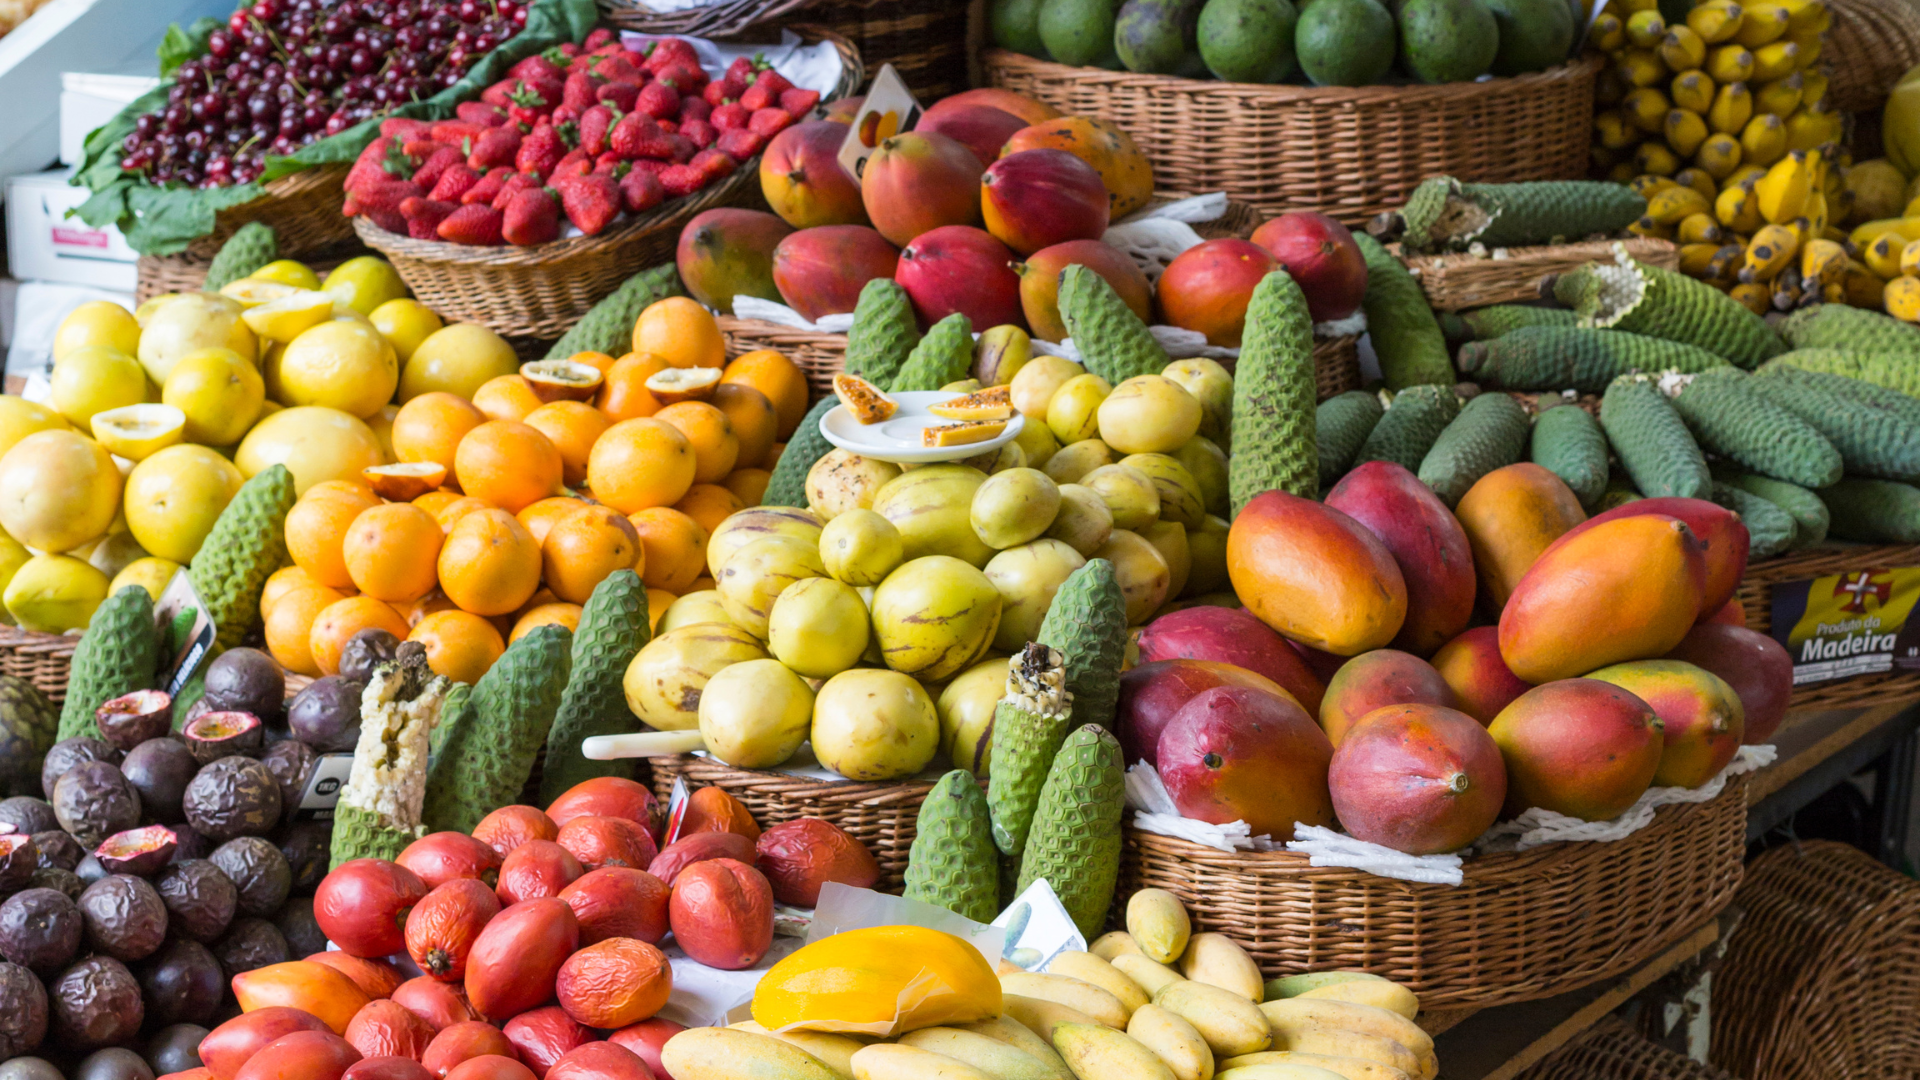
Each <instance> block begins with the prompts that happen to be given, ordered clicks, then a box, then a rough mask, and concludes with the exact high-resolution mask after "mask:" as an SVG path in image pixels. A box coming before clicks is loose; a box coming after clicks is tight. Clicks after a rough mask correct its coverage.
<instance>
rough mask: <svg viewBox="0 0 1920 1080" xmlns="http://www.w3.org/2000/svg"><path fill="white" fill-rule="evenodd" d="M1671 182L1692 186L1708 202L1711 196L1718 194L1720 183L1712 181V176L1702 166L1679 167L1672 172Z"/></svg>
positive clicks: (1711, 199)
mask: <svg viewBox="0 0 1920 1080" xmlns="http://www.w3.org/2000/svg"><path fill="white" fill-rule="evenodd" d="M1673 182H1674V183H1676V184H1679V185H1680V186H1682V187H1690V188H1692V189H1693V190H1695V191H1697V192H1699V193H1700V194H1701V195H1704V196H1706V199H1707V201H1708V202H1712V201H1713V197H1714V196H1716V195H1718V194H1720V185H1718V184H1716V183H1714V182H1713V177H1712V176H1711V175H1709V174H1708V172H1707V170H1705V169H1702V168H1698V167H1695V168H1691V169H1681V170H1680V171H1679V172H1677V173H1674V174H1673Z"/></svg>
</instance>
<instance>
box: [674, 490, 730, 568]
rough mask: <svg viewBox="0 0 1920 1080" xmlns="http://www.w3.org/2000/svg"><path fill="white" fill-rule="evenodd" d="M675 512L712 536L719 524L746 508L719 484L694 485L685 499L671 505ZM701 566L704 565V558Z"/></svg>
mask: <svg viewBox="0 0 1920 1080" xmlns="http://www.w3.org/2000/svg"><path fill="white" fill-rule="evenodd" d="M673 508H674V509H675V510H678V511H680V512H681V513H683V514H685V515H687V516H688V517H690V518H692V519H693V520H695V521H697V522H699V523H700V527H701V528H703V529H705V530H707V535H708V536H712V535H713V530H715V529H717V528H719V527H720V523H721V522H723V521H725V520H727V518H728V517H729V516H730V515H732V514H735V513H738V512H739V511H741V510H744V509H745V508H746V506H745V504H743V503H742V502H741V501H740V497H739V496H738V495H735V494H734V493H733V492H731V491H728V490H727V489H726V488H723V487H721V486H720V485H719V484H695V485H693V487H692V488H689V489H688V491H687V495H686V498H683V499H681V500H680V501H679V502H677V503H674V504H673ZM701 565H703V566H704V565H706V560H705V557H704V556H703V557H702V559H701Z"/></svg>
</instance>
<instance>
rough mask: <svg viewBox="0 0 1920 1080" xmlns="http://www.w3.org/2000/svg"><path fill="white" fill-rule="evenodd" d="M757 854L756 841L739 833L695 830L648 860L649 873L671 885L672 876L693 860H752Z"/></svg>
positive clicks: (674, 876)
mask: <svg viewBox="0 0 1920 1080" xmlns="http://www.w3.org/2000/svg"><path fill="white" fill-rule="evenodd" d="M758 857H759V856H758V855H757V854H756V852H755V850H754V842H753V841H752V840H749V839H747V838H746V837H744V836H741V835H740V834H739V833H730V832H702V833H694V834H693V835H692V836H685V837H682V838H680V839H678V840H675V841H674V842H673V843H671V844H668V845H667V847H666V850H665V851H662V852H661V853H660V854H658V855H656V856H654V858H653V862H652V863H650V864H648V866H647V873H649V874H652V875H653V876H654V877H657V878H659V879H660V880H661V882H662V883H663V884H666V885H668V886H672V885H673V879H674V878H677V877H679V876H680V871H682V870H685V869H686V868H687V867H689V866H692V865H693V864H694V863H697V862H705V861H706V860H708V859H738V860H740V861H741V862H744V863H750V862H753V861H754V860H755V859H756V858H758Z"/></svg>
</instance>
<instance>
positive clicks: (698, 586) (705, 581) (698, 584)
mask: <svg viewBox="0 0 1920 1080" xmlns="http://www.w3.org/2000/svg"><path fill="white" fill-rule="evenodd" d="M719 587H720V583H719V582H717V581H715V580H713V579H712V578H710V577H708V576H707V575H705V574H701V575H700V576H699V577H697V578H694V579H693V584H691V585H689V586H687V591H686V592H685V593H682V594H681V595H682V596H685V595H687V594H688V593H697V592H711V591H712V590H715V589H718V588H719Z"/></svg>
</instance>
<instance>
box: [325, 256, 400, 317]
mask: <svg viewBox="0 0 1920 1080" xmlns="http://www.w3.org/2000/svg"><path fill="white" fill-rule="evenodd" d="M321 288H323V289H325V290H326V291H328V292H330V293H332V294H333V295H335V296H337V297H339V298H340V299H342V300H345V301H346V302H347V303H349V304H352V305H353V309H354V310H355V311H358V312H359V313H360V314H362V315H371V314H373V309H374V308H377V307H379V306H380V305H381V304H384V303H386V302H387V301H389V300H399V299H401V298H403V297H405V296H406V295H407V286H406V283H405V282H403V281H401V280H400V275H399V274H398V273H396V272H395V271H394V269H393V264H392V263H389V262H387V260H385V259H380V258H375V257H374V256H372V255H362V256H360V257H359V258H357V259H348V260H347V261H346V262H343V263H341V264H340V265H339V266H336V267H334V268H333V273H331V274H328V275H327V283H326V284H325V285H322V286H321Z"/></svg>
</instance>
